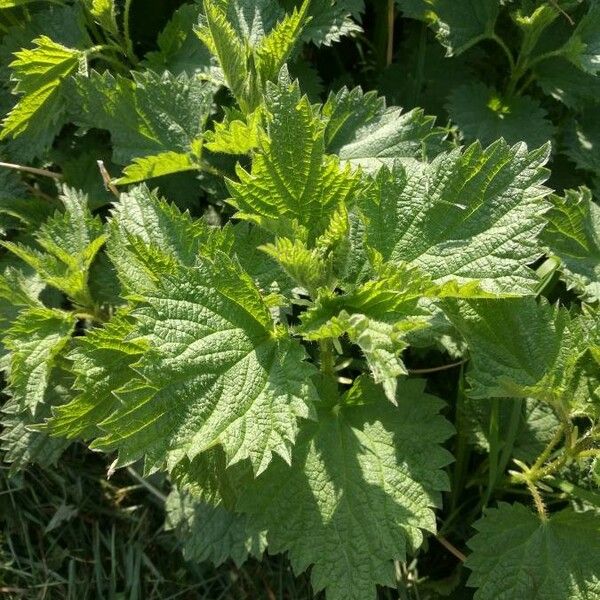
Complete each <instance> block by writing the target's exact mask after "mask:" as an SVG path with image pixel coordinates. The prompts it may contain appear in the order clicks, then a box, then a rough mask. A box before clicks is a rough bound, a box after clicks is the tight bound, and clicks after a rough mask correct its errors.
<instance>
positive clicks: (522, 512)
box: [466, 502, 600, 600]
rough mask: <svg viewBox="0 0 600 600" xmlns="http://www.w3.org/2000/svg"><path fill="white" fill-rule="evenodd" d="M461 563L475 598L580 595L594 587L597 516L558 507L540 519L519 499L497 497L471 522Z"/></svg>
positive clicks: (574, 598) (558, 599) (559, 599)
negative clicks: (495, 503)
mask: <svg viewBox="0 0 600 600" xmlns="http://www.w3.org/2000/svg"><path fill="white" fill-rule="evenodd" d="M475 529H476V530H477V534H476V535H475V537H473V538H472V539H471V540H470V541H469V546H470V547H471V549H472V550H473V552H472V554H471V555H470V556H469V557H468V558H467V561H466V565H467V567H468V568H469V569H471V571H472V574H471V577H470V578H469V582H468V584H469V585H470V586H472V587H476V588H478V589H477V591H476V592H475V600H501V599H502V600H504V599H506V600H509V599H512V598H534V597H537V598H544V600H564V599H565V598H569V600H584V599H586V600H587V599H591V598H596V597H597V596H598V594H599V593H600V577H599V576H598V573H599V572H600V561H599V559H598V556H599V555H600V518H599V517H598V514H597V513H596V512H594V511H587V512H575V511H574V510H572V509H571V508H567V509H565V510H562V511H560V512H558V513H556V514H553V515H551V516H550V518H549V519H548V520H545V521H542V520H540V518H539V517H538V516H537V515H536V514H534V513H532V512H531V511H530V510H529V509H528V508H526V507H525V506H523V505H522V504H513V505H510V504H506V503H504V502H502V503H500V505H499V506H498V508H497V509H490V510H488V511H487V512H486V514H485V516H484V517H483V518H482V519H480V520H479V521H477V523H475Z"/></svg>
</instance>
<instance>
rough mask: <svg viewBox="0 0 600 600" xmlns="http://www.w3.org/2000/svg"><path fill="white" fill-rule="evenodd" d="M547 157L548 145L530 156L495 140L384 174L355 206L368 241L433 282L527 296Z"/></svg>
mask: <svg viewBox="0 0 600 600" xmlns="http://www.w3.org/2000/svg"><path fill="white" fill-rule="evenodd" d="M547 157H548V147H544V148H540V149H538V150H534V151H532V152H528V151H527V148H526V147H525V145H524V144H518V145H516V146H513V147H512V148H511V147H509V146H508V145H507V144H506V142H504V141H502V140H498V141H497V142H495V143H494V144H492V145H491V146H489V147H488V148H486V149H483V148H482V147H481V145H480V144H478V143H476V144H473V145H471V146H469V147H468V148H467V149H466V150H465V151H464V152H461V151H459V150H455V151H453V152H451V153H448V154H441V155H440V156H438V157H437V158H436V159H434V160H433V161H432V162H431V163H430V164H417V163H415V164H412V165H411V166H404V167H403V166H400V165H396V166H395V167H394V168H393V169H392V171H391V172H390V171H389V170H387V169H382V170H381V171H380V172H379V174H378V175H377V176H375V177H374V178H373V179H372V182H371V187H370V190H369V191H368V193H367V194H366V195H365V196H366V197H365V198H364V199H361V203H360V208H361V212H362V213H363V215H364V218H365V220H366V244H367V245H368V246H369V247H371V248H372V249H374V250H377V251H378V252H379V253H380V254H381V255H382V257H383V260H384V261H386V262H390V263H393V264H399V263H408V264H409V265H414V266H417V267H419V268H420V269H421V271H422V272H423V273H424V274H425V275H426V276H428V277H430V278H431V279H433V280H434V281H436V282H443V281H446V280H448V279H455V280H456V281H457V282H458V283H459V284H466V283H469V282H479V283H480V285H481V288H482V289H483V290H485V291H489V292H493V293H505V292H508V293H510V294H531V293H532V291H533V288H534V287H535V285H536V283H537V279H536V277H535V274H534V273H533V271H531V270H530V269H529V268H528V266H527V264H528V263H531V262H532V261H534V260H535V259H536V258H538V257H539V256H540V255H541V254H542V251H541V246H540V245H539V244H538V242H537V236H538V235H539V233H540V232H541V230H542V228H543V226H544V220H543V213H544V212H545V211H546V210H548V207H549V205H548V203H547V202H546V201H545V200H544V196H545V195H547V193H549V190H548V189H547V188H545V187H544V186H543V185H542V184H543V182H544V180H545V179H546V177H547V174H548V173H547V171H546V170H545V169H544V168H543V167H542V165H543V164H544V162H545V161H546V159H547Z"/></svg>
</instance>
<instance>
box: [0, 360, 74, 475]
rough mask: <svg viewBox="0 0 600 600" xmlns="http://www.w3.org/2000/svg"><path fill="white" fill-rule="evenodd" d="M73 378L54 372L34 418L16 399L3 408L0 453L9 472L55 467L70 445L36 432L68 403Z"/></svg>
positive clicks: (68, 442) (60, 372)
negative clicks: (48, 418)
mask: <svg viewBox="0 0 600 600" xmlns="http://www.w3.org/2000/svg"><path fill="white" fill-rule="evenodd" d="M70 384H71V378H70V377H69V375H68V374H66V373H65V372H64V371H60V370H58V371H54V372H53V373H52V376H51V377H50V380H49V381H48V385H47V388H46V392H45V394H44V401H43V402H42V403H40V404H38V405H37V407H36V409H35V411H34V413H33V414H32V413H31V412H30V411H29V410H28V409H25V410H21V409H20V408H19V406H18V403H17V402H16V401H15V400H14V399H10V400H9V401H8V402H6V403H5V404H4V405H3V407H2V412H3V416H2V419H1V425H2V433H1V434H0V449H1V450H2V451H3V452H4V455H3V457H2V459H3V461H4V462H5V463H9V464H10V467H9V468H10V470H11V471H13V472H19V471H22V470H23V469H25V468H26V467H27V466H28V465H29V464H31V463H36V464H39V465H42V466H50V465H55V464H56V463H57V461H58V459H59V458H60V456H61V455H62V453H63V452H64V451H65V449H66V448H67V446H69V444H70V443H71V442H70V440H67V439H64V438H51V437H49V436H48V435H47V434H46V433H45V432H42V431H37V430H34V429H33V428H34V427H38V426H39V424H40V423H43V421H44V420H45V419H46V418H47V417H49V416H50V414H51V410H52V407H53V406H58V405H60V404H62V403H64V402H65V401H66V399H67V398H68V397H69V393H70V390H69V388H70Z"/></svg>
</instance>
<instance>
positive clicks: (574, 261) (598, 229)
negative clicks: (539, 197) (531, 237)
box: [542, 187, 600, 302]
mask: <svg viewBox="0 0 600 600" xmlns="http://www.w3.org/2000/svg"><path fill="white" fill-rule="evenodd" d="M550 202H551V203H552V209H551V210H550V212H549V213H547V214H546V218H547V219H548V225H547V227H546V229H544V232H543V235H542V240H543V241H544V243H545V244H546V245H547V246H548V249H549V250H550V252H551V253H552V254H555V255H556V256H558V257H559V258H560V260H561V273H562V277H563V279H564V280H565V282H566V283H567V286H568V287H569V288H573V289H575V291H577V293H579V294H581V295H582V296H583V298H584V299H585V300H586V301H588V302H597V301H598V300H600V207H599V206H598V205H597V204H595V203H594V201H593V200H592V195H591V193H590V191H589V190H588V189H587V188H585V187H581V188H579V189H578V190H567V191H566V192H565V195H564V197H560V196H551V197H550Z"/></svg>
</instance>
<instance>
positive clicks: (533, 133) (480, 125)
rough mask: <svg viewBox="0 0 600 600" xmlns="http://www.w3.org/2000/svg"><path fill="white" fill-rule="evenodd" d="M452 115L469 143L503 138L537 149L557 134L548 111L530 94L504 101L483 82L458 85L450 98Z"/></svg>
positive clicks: (449, 106) (449, 109)
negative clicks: (521, 142) (549, 118)
mask: <svg viewBox="0 0 600 600" xmlns="http://www.w3.org/2000/svg"><path fill="white" fill-rule="evenodd" d="M447 108H448V113H449V114H450V118H451V119H452V120H453V121H454V123H456V125H458V128H459V129H460V131H461V133H462V134H463V137H464V139H465V140H466V141H467V142H469V143H470V142H474V141H475V140H479V141H480V142H481V143H482V144H484V145H487V144H491V143H492V142H494V141H495V140H497V139H498V138H504V139H505V140H506V141H507V142H508V143H509V144H516V143H517V142H520V141H523V142H525V143H526V144H527V145H528V146H529V148H531V149H533V148H538V147H539V146H542V145H543V144H545V143H546V142H547V141H548V140H549V139H552V137H553V136H554V126H553V125H552V123H551V122H550V121H549V120H548V118H547V117H548V115H547V113H546V111H545V110H544V109H543V108H542V107H541V106H540V104H539V102H538V101H537V100H534V99H533V98H532V97H530V96H515V97H514V98H512V99H509V100H504V99H503V98H502V96H501V95H500V94H498V93H497V92H496V91H495V90H493V89H491V88H489V87H487V86H486V85H485V84H483V83H479V82H477V83H465V84H463V85H459V86H457V87H456V88H455V89H454V90H453V91H452V93H451V95H450V98H449V100H448V106H447Z"/></svg>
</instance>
